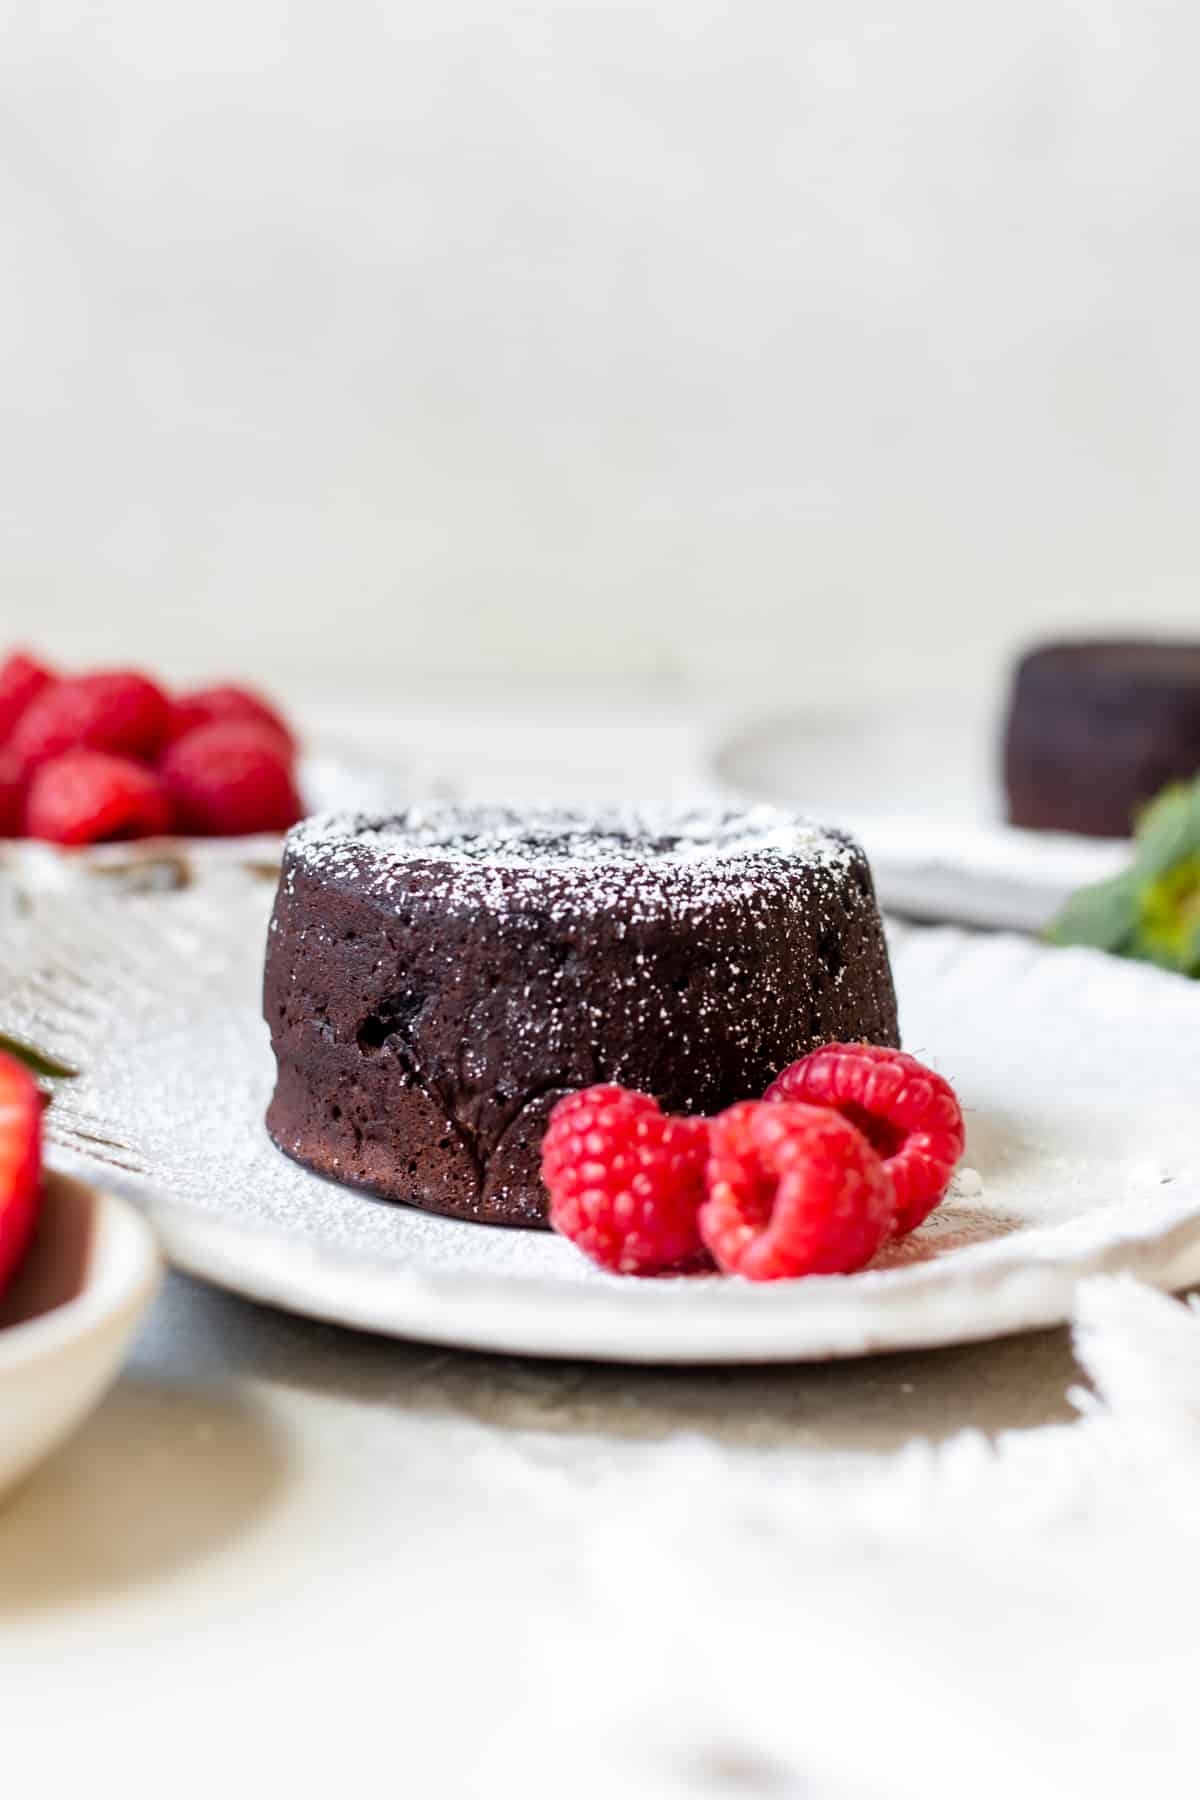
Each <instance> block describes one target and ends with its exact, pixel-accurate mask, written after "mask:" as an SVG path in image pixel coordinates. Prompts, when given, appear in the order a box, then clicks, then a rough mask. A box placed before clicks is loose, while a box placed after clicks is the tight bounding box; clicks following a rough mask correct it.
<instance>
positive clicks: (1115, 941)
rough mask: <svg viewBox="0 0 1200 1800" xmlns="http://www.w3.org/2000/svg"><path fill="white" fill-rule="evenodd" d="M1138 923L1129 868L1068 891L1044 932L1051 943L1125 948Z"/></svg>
mask: <svg viewBox="0 0 1200 1800" xmlns="http://www.w3.org/2000/svg"><path fill="white" fill-rule="evenodd" d="M1137 924H1138V879H1137V876H1136V874H1135V873H1134V871H1133V870H1132V869H1129V870H1127V871H1126V872H1125V873H1124V874H1123V875H1115V876H1113V878H1112V879H1111V880H1110V881H1101V882H1097V883H1096V885H1095V886H1094V887H1085V888H1080V889H1079V891H1078V892H1077V893H1074V894H1072V895H1071V898H1070V899H1069V900H1068V901H1067V903H1066V905H1065V906H1064V907H1063V909H1062V911H1061V912H1060V913H1059V915H1058V917H1057V918H1056V919H1054V920H1053V921H1052V922H1051V923H1050V924H1049V925H1048V926H1047V928H1046V931H1045V933H1044V935H1045V937H1046V939H1047V941H1048V942H1050V943H1052V944H1082V945H1084V946H1086V947H1087V948H1088V949H1092V950H1112V951H1116V952H1122V951H1126V950H1128V948H1129V947H1130V945H1131V944H1132V942H1133V939H1134V935H1135V932H1136V930H1137Z"/></svg>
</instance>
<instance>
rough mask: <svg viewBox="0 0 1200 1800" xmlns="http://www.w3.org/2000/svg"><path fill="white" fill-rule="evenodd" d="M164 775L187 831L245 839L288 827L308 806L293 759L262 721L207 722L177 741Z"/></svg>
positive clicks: (181, 826) (165, 759) (165, 762)
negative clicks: (298, 785) (299, 790)
mask: <svg viewBox="0 0 1200 1800" xmlns="http://www.w3.org/2000/svg"><path fill="white" fill-rule="evenodd" d="M162 773H163V777H164V779H165V781H166V783H167V787H168V788H169V789H170V792H171V798H172V800H173V802H174V805H175V813H176V819H177V822H178V825H179V829H180V830H181V831H188V832H194V833H195V834H196V835H197V836H199V837H245V836H246V835H247V834H248V833H249V832H252V831H286V830H287V828H288V826H289V825H294V824H295V823H296V820H297V819H298V818H299V817H300V816H301V814H302V812H303V810H304V809H303V807H302V806H301V804H300V796H299V794H298V793H297V792H296V783H295V780H294V778H293V776H292V766H291V758H290V756H289V755H288V753H287V752H286V750H285V749H284V747H283V745H282V744H281V742H280V740H279V736H278V734H277V733H276V732H274V731H267V730H264V729H263V727H262V726H261V725H202V726H201V727H200V728H199V730H198V731H189V733H188V735H187V736H186V737H185V738H180V739H179V741H178V743H175V744H172V745H171V746H170V748H169V749H168V750H167V753H166V755H165V756H164V757H163V759H162Z"/></svg>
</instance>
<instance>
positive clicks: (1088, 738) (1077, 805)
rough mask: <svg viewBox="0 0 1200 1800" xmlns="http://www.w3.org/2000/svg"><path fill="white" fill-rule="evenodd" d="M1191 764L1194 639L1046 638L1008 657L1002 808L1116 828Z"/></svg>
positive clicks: (1040, 824)
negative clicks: (1011, 672)
mask: <svg viewBox="0 0 1200 1800" xmlns="http://www.w3.org/2000/svg"><path fill="white" fill-rule="evenodd" d="M1197 771H1200V644H1180V643H1174V644H1172V643H1164V642H1157V643H1156V642H1151V641H1136V640H1126V641H1120V640H1112V641H1099V642H1079V643H1067V644H1047V645H1045V646H1043V647H1042V648H1040V649H1037V650H1032V651H1031V652H1030V653H1029V654H1028V655H1027V656H1026V657H1024V658H1023V659H1022V661H1021V662H1020V664H1019V665H1018V667H1017V671H1016V675H1015V677H1014V681H1013V690H1012V698H1011V700H1010V703H1009V714H1008V728H1007V734H1006V740H1005V748H1004V772H1005V781H1006V785H1007V788H1008V816H1009V818H1010V819H1011V821H1012V823H1013V824H1014V825H1025V826H1029V827H1031V828H1032V829H1034V830H1037V831H1075V832H1082V833H1083V834H1085V835H1086V836H1089V837H1126V836H1128V835H1129V833H1130V832H1131V831H1132V830H1133V826H1134V823H1135V821H1136V818H1137V815H1138V813H1139V811H1140V810H1141V808H1142V807H1143V806H1145V805H1146V803H1147V801H1149V800H1153V798H1154V796H1155V795H1156V794H1157V793H1159V792H1160V791H1161V790H1162V789H1163V788H1164V787H1166V785H1167V784H1168V782H1171V781H1180V780H1188V779H1189V778H1190V777H1192V776H1194V775H1195V774H1196V773H1197Z"/></svg>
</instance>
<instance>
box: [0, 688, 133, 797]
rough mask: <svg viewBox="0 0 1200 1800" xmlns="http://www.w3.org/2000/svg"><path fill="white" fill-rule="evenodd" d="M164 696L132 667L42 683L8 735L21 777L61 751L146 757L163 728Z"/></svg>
mask: <svg viewBox="0 0 1200 1800" xmlns="http://www.w3.org/2000/svg"><path fill="white" fill-rule="evenodd" d="M167 711H168V704H167V696H166V695H165V694H164V693H163V691H162V689H161V688H160V687H156V686H155V684H154V682H152V681H148V680H147V679H146V677H145V676H144V675H138V674H135V673H134V672H133V671H132V670H126V669H119V670H111V671H108V672H106V673H104V674H100V675H78V676H75V677H74V678H73V679H72V680H70V681H56V682H53V683H51V685H50V686H49V687H48V688H44V689H43V690H42V692H41V693H40V694H39V695H38V697H37V699H36V700H34V701H33V702H32V704H31V705H30V706H29V707H28V708H27V710H26V712H25V713H24V715H23V716H22V718H21V720H20V723H19V724H18V725H17V728H16V730H15V731H14V732H13V736H12V752H13V755H14V756H15V757H16V758H17V760H18V762H19V763H20V764H21V767H22V769H23V770H24V772H25V774H26V776H29V775H31V774H32V773H33V771H34V769H36V768H37V767H38V766H39V764H41V763H44V762H49V761H50V760H51V758H52V757H55V756H61V755H62V754H63V752H64V751H66V750H108V751H110V752H111V753H112V754H113V755H114V756H132V757H134V758H135V759H136V760H138V761H149V760H151V759H152V758H153V757H154V756H155V755H156V754H157V752H158V748H159V746H160V744H161V743H162V741H163V734H164V733H165V731H166V729H167Z"/></svg>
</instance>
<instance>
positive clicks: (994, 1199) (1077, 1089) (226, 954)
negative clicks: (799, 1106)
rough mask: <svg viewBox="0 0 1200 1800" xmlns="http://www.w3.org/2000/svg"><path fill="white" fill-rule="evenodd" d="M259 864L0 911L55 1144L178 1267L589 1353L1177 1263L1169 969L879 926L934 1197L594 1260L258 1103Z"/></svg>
mask: <svg viewBox="0 0 1200 1800" xmlns="http://www.w3.org/2000/svg"><path fill="white" fill-rule="evenodd" d="M269 901H270V893H269V890H268V889H266V888H265V887H263V886H261V885H260V886H252V885H250V884H248V883H246V882H245V881H244V880H241V879H236V880H235V879H233V878H232V877H230V878H229V879H226V880H220V881H210V882H207V883H204V884H202V885H201V886H199V887H196V888H193V889H192V890H190V891H188V892H186V893H183V894H179V895H173V896H170V897H168V898H161V897H160V898H151V897H138V896H133V897H128V898H125V899H123V900H120V901H112V900H109V901H107V902H105V901H96V902H93V903H91V904H89V906H88V907H87V908H86V909H84V908H82V907H80V906H79V904H78V902H75V903H71V902H69V901H67V900H53V901H46V902H44V903H43V904H42V905H41V907H40V908H39V909H38V911H37V913H36V915H35V916H33V917H30V918H27V919H25V920H23V921H16V922H13V923H10V924H9V926H8V927H7V929H6V941H5V951H6V954H5V955H4V957H3V969H4V971H5V973H4V974H3V975H0V1022H2V1023H3V1025H4V1027H5V1028H6V1029H8V1030H11V1031H15V1032H17V1033H19V1034H21V1035H24V1036H26V1037H27V1038H30V1039H31V1040H33V1041H34V1042H37V1043H39V1044H41V1045H42V1046H43V1047H44V1048H46V1049H49V1050H52V1051H54V1052H56V1053H57V1054H58V1055H59V1056H61V1057H63V1058H65V1059H66V1060H67V1061H68V1062H71V1063H73V1064H74V1065H75V1066H76V1067H77V1068H78V1069H79V1070H80V1071H81V1074H80V1076H79V1078H78V1079H77V1080H75V1081H73V1082H64V1083H62V1084H61V1085H60V1087H59V1091H58V1094H57V1096H56V1100H55V1105H54V1107H53V1108H52V1110H51V1113H50V1115H49V1120H48V1123H49V1131H50V1137H51V1142H52V1145H53V1147H54V1152H55V1155H56V1157H57V1159H58V1160H59V1161H60V1163H62V1164H64V1165H66V1166H68V1167H76V1168H80V1167H82V1168H87V1169H90V1170H91V1171H92V1172H93V1173H94V1172H95V1169H96V1167H97V1165H99V1166H100V1167H102V1168H103V1169H104V1172H105V1177H106V1181H107V1183H108V1185H110V1186H115V1185H120V1186H121V1187H122V1188H123V1189H124V1190H125V1191H127V1192H130V1193H132V1194H133V1195H134V1196H135V1197H138V1198H140V1199H141V1201H142V1203H143V1204H144V1205H145V1206H146V1207H147V1208H148V1210H149V1211H150V1212H151V1214H152V1215H153V1217H154V1219H155V1221H156V1223H157V1224H158V1226H159V1229H160V1232H161V1234H162V1237H163V1241H164V1243H165V1245H166V1248H167V1251H168V1253H169V1254H170V1255H171V1256H172V1257H173V1258H174V1259H175V1261H176V1262H178V1263H179V1264H180V1265H182V1266H183V1267H185V1268H188V1269H191V1270H193V1271H194V1272H196V1273H198V1274H201V1275H204V1276H207V1277H209V1278H210V1279H212V1280H214V1281H216V1282H219V1283H221V1284H223V1285H225V1286H228V1287H230V1288H232V1289H235V1290H237V1291H239V1292H241V1293H244V1294H248V1295H252V1296H254V1297H255V1298H258V1299H262V1300H266V1301H270V1302H275V1303H278V1304H280V1305H283V1306H286V1307H290V1308H292V1309H294V1310H296V1311H299V1312H304V1313H310V1314H312V1315H314V1316H317V1317H321V1318H326V1319H332V1320H338V1321H340V1322H343V1323H345V1324H349V1325H357V1326H363V1327H367V1328H369V1329H372V1330H376V1331H381V1332H389V1333H393V1334H395V1335H398V1336H411V1337H417V1338H423V1339H428V1340H431V1341H436V1342H441V1343H448V1344H457V1345H463V1346H469V1347H475V1348H483V1349H494V1350H503V1351H512V1352H523V1353H528V1354H541V1355H575V1356H586V1357H596V1358H605V1359H611V1360H635V1361H688V1362H737V1361H742V1360H790V1359H795V1358H809V1359H813V1358H825V1357H832V1356H854V1355H861V1354H865V1353H868V1352H873V1351H878V1350H886V1349H892V1348H900V1347H911V1346H917V1345H932V1344H944V1343H951V1342H956V1341H962V1340H967V1339H973V1338H982V1337H987V1336H992V1335H995V1334H999V1333H1004V1332H1011V1331H1017V1330H1020V1329H1022V1328H1024V1327H1029V1326H1037V1325H1047V1324H1051V1323H1055V1322H1058V1321H1059V1320H1061V1319H1063V1318H1064V1317H1065V1316H1066V1315H1067V1313H1068V1311H1069V1308H1070V1302H1071V1296H1072V1292H1073V1289H1074V1286H1075V1283H1076V1282H1077V1281H1078V1279H1079V1278H1080V1277H1081V1276H1082V1275H1084V1274H1089V1273H1093V1272H1096V1271H1099V1270H1109V1271H1115V1270H1130V1271H1133V1272H1135V1273H1137V1274H1138V1275H1140V1276H1142V1277H1143V1278H1144V1279H1146V1280H1149V1281H1152V1282H1155V1283H1157V1284H1159V1285H1161V1286H1164V1287H1181V1286H1184V1285H1187V1284H1188V1283H1190V1282H1193V1281H1196V1280H1200V1182H1198V1180H1197V1174H1196V1127H1195V1094H1194V1082H1195V1072H1196V1070H1197V1068H1200V1005H1197V998H1198V997H1197V994H1196V992H1195V990H1194V989H1193V988H1192V987H1191V986H1190V985H1189V984H1188V983H1186V982H1183V981H1181V980H1178V979H1176V978H1175V977H1172V976H1168V975H1163V974H1160V973H1158V972H1157V971H1155V970H1151V969H1145V968H1141V967H1139V966H1136V965H1134V964H1126V963H1120V962H1117V961H1113V960H1109V959H1106V958H1102V957H1099V956H1096V955H1094V954H1092V953H1090V952H1085V951H1050V950H1045V949H1042V948H1040V947H1039V946H1037V945H1035V944H1032V943H1028V942H1025V941H1022V940H1019V939H1015V938H1007V937H992V938H982V939H973V938H970V937H967V936H964V935H962V934H960V933H958V932H956V931H953V930H947V929H939V930H914V929H906V930H902V931H900V932H898V933H897V934H896V939H895V945H894V952H895V965H896V974H897V981H898V986H899V990H900V1000H901V1016H902V1020H903V1024H904V1032H905V1041H906V1043H907V1045H908V1047H909V1048H910V1049H911V1050H913V1051H914V1052H916V1053H917V1054H918V1055H922V1056H924V1057H926V1058H927V1059H928V1060H930V1061H931V1062H933V1063H934V1064H936V1066H937V1067H939V1068H940V1069H941V1070H943V1071H944V1072H945V1073H946V1074H947V1075H948V1076H950V1077H951V1078H952V1079H953V1080H954V1081H955V1083H956V1084H957V1085H958V1089H959V1092H960V1094H961V1096H962V1099H963V1102H964V1105H965V1107H966V1108H967V1109H968V1113H969V1136H968V1152H967V1162H968V1164H969V1165H970V1166H971V1168H972V1169H973V1170H975V1171H977V1172H978V1175H979V1178H980V1180H979V1182H976V1181H974V1180H972V1179H971V1178H970V1177H969V1176H968V1177H966V1178H964V1179H962V1180H961V1181H960V1183H959V1190H958V1192H956V1193H955V1194H953V1195H952V1196H951V1197H950V1198H949V1199H948V1200H947V1202H946V1203H945V1205H944V1206H943V1207H942V1209H941V1210H940V1212H939V1213H938V1214H937V1215H936V1216H935V1218H934V1219H933V1220H931V1221H930V1222H929V1224H928V1225H927V1226H926V1227H925V1228H924V1230H922V1231H921V1232H920V1233H919V1234H917V1235H916V1236H915V1237H914V1238H912V1239H910V1240H909V1241H908V1242H907V1243H906V1244H904V1245H902V1246H900V1247H899V1248H897V1249H896V1250H894V1251H892V1252H890V1253H889V1254H888V1255H887V1256H886V1257H885V1259H884V1260H883V1261H882V1262H881V1263H880V1265H879V1266H876V1267H874V1268H872V1269H870V1270H868V1271H866V1272H864V1273H863V1274H861V1275H857V1276H853V1277H851V1278H848V1279H842V1278H821V1279H813V1280H809V1281H804V1282H796V1283H777V1284H774V1285H770V1286H762V1287H752V1286H749V1285H747V1284H743V1283H741V1282H736V1281H726V1280H721V1279H717V1278H713V1279H693V1280H681V1281H658V1282H645V1281H643V1282H638V1281H622V1280H619V1279H617V1278H614V1277H609V1276H605V1275H602V1274H600V1273H599V1272H597V1271H595V1270H593V1269H591V1268H590V1267H589V1266H588V1265H587V1264H586V1263H585V1262H584V1261H583V1259H582V1258H581V1257H579V1256H578V1255H577V1254H576V1252H575V1251H574V1250H573V1249H572V1248H571V1247H570V1246H569V1245H567V1244H565V1243H563V1242H560V1241H559V1240H557V1239H556V1238H554V1237H552V1236H550V1235H549V1234H545V1233H538V1232H521V1231H504V1230H499V1229H494V1228H488V1227H483V1226H478V1225H470V1224H462V1223H457V1222H453V1221H448V1220H444V1219H438V1218H435V1217H432V1216H429V1215H425V1214H423V1213H420V1212H418V1211H415V1210H411V1209H408V1208H405V1207H398V1206H391V1205H387V1204H385V1203H383V1202H380V1201H375V1200H372V1199H369V1198H366V1197H364V1196H362V1195H358V1194H355V1193H353V1192H351V1191H348V1190H345V1189H341V1188H338V1187H335V1186H331V1185H329V1184H327V1183H325V1182H322V1181H320V1180H319V1179H317V1178H316V1177H313V1176H311V1175H308V1174H306V1173H305V1172H304V1171H302V1170H300V1169H298V1168H296V1167H295V1166H294V1165H293V1164H291V1163H290V1162H288V1161H287V1160H286V1159H285V1158H283V1157H282V1156H280V1155H279V1154H278V1153H277V1152H276V1151H275V1149H274V1148H273V1147H272V1145H271V1144H270V1143H269V1141H268V1140H267V1138H266V1135H265V1133H264V1130H263V1127H262V1122H261V1121H262V1114H263V1108H264V1106H265V1103H266V1099H267V1095H268V1091H269V1087H270V1082H271V1067H272V1065H271V1058H270V1054H269V1051H268V1048H267V1042H266V1033H265V1028H264V1027H263V1026H262V1024H261V1023H260V1020H259V1016H258V989H259V979H260V966H261V958H262V945H263V940H264V934H265V926H266V919H267V914H268V908H269Z"/></svg>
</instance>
